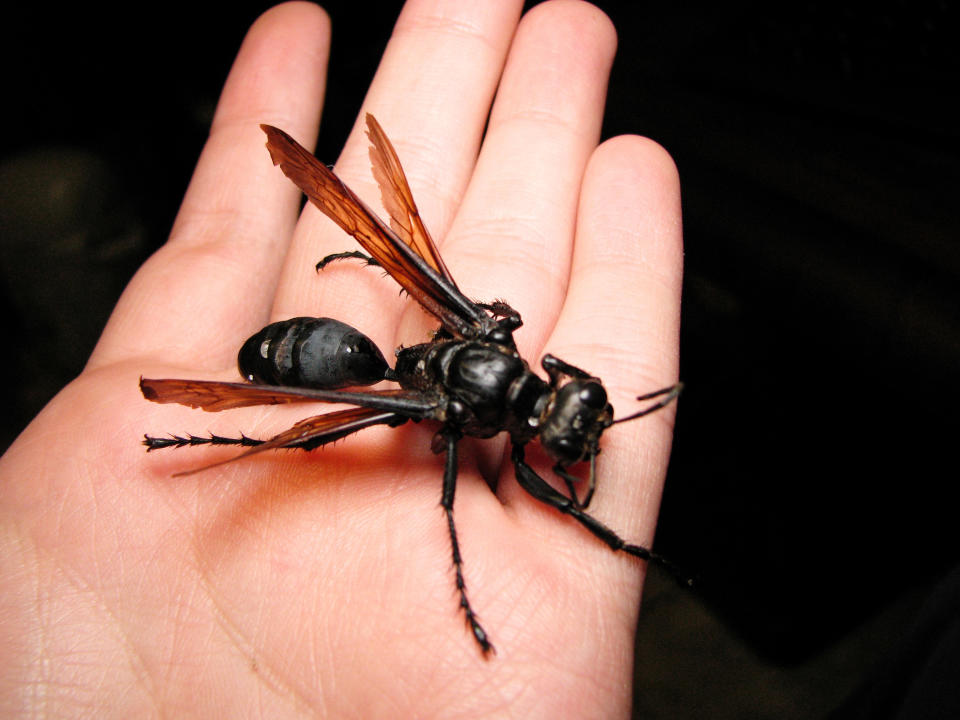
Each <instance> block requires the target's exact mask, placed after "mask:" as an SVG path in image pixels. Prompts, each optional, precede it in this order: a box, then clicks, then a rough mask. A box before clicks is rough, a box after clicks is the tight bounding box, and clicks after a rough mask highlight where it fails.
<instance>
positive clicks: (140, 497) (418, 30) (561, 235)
mask: <svg viewBox="0 0 960 720" xmlns="http://www.w3.org/2000/svg"><path fill="white" fill-rule="evenodd" d="M521 5H522V3H521V2H518V1H516V0H502V1H499V2H489V3H486V2H485V3H463V2H443V1H441V0H410V2H408V3H407V4H406V6H405V8H404V10H403V12H402V14H401V16H400V18H399V21H398V24H397V28H396V30H395V33H394V35H393V37H392V39H391V40H390V43H389V45H388V47H387V49H386V52H385V54H384V57H383V61H382V63H381V66H380V69H379V71H378V73H377V75H376V78H375V79H374V81H373V84H372V86H371V88H370V91H369V93H368V95H367V98H366V101H365V103H364V108H363V110H364V111H369V112H373V113H374V114H375V115H376V116H377V119H378V120H379V121H380V123H381V125H382V126H383V127H384V129H385V130H386V132H387V133H388V135H389V136H390V138H391V139H392V141H393V143H394V145H395V146H396V149H397V153H398V154H399V156H400V159H401V161H402V162H403V165H404V168H405V170H406V173H407V177H408V179H409V180H410V184H411V186H412V188H413V192H414V196H415V197H416V198H417V201H418V203H419V206H420V210H421V213H422V215H423V217H424V218H425V221H426V224H427V226H428V227H429V228H430V229H431V232H432V233H433V236H434V238H435V239H436V240H437V242H438V244H439V246H440V249H441V252H442V253H443V256H444V258H445V261H446V263H447V266H448V267H449V269H450V271H451V273H452V274H453V276H454V278H456V280H457V282H458V284H459V286H460V288H461V289H462V290H463V291H464V292H465V294H466V295H468V296H469V297H473V298H476V299H477V300H482V301H488V300H492V299H494V298H504V299H506V300H507V301H508V302H509V303H510V304H511V305H512V306H513V307H515V308H517V309H518V310H519V311H520V312H521V313H522V315H523V318H524V322H525V325H524V327H523V328H522V329H521V330H519V331H518V332H517V333H516V339H517V342H518V344H519V346H520V350H521V353H522V354H523V355H524V357H526V358H527V359H528V360H529V361H530V362H531V365H532V366H534V367H537V368H538V367H539V358H540V357H541V356H542V355H543V353H544V352H551V353H553V354H554V355H557V356H559V357H561V358H563V359H565V360H567V361H568V362H571V363H573V364H574V365H577V366H580V367H583V368H585V369H588V370H589V371H591V372H592V373H594V374H596V375H597V376H598V377H600V378H602V379H603V381H604V384H605V386H606V388H607V391H608V393H609V395H610V399H611V402H612V403H613V405H614V407H615V408H616V409H617V411H618V413H619V415H621V416H622V415H626V414H628V413H631V412H633V411H635V410H636V409H638V407H637V403H636V402H635V401H634V400H633V398H634V397H635V396H636V395H639V394H641V393H645V392H649V391H651V390H655V389H657V388H660V387H663V386H666V385H669V384H671V383H673V382H674V381H675V380H676V379H677V348H678V320H679V297H680V275H681V227H680V200H679V184H678V180H677V174H676V169H675V167H674V165H673V163H672V161H671V160H670V158H669V156H668V155H667V154H666V153H665V152H664V150H663V149H661V148H660V147H659V146H657V145H656V144H655V143H653V142H651V141H649V140H647V139H644V138H641V137H637V136H624V137H617V138H613V139H611V140H607V141H606V142H604V143H602V144H600V145H598V142H599V131H600V123H601V119H602V113H603V105H604V99H605V89H606V79H607V74H608V72H609V68H610V64H611V62H612V58H613V54H614V50H615V44H616V35H615V32H614V29H613V27H612V25H611V24H610V22H609V20H608V19H607V18H606V17H605V16H604V15H603V14H602V13H600V12H599V11H597V10H596V9H595V8H593V7H591V6H589V5H587V4H584V3H579V2H571V1H568V0H554V1H553V2H549V3H546V4H544V5H541V6H538V7H537V8H536V9H534V10H533V11H532V12H531V13H529V14H528V15H527V16H525V17H524V18H523V19H521V18H520V10H521ZM329 34H330V27H329V21H328V19H327V17H326V15H325V14H324V13H323V11H322V10H320V9H319V8H317V7H314V6H310V5H306V4H288V5H284V6H280V7H278V8H275V9H273V10H271V11H270V12H268V13H266V14H265V15H264V16H263V17H261V18H260V19H259V20H258V21H257V23H256V24H255V25H254V26H253V28H252V29H251V31H250V33H249V34H248V37H247V38H246V40H245V42H244V44H243V46H242V48H241V50H240V52H239V55H238V57H237V59H236V62H235V64H234V66H233V69H232V71H231V74H230V76H229V79H228V80H227V83H226V86H225V88H224V91H223V95H222V97H221V99H220V103H219V106H218V109H217V113H216V117H215V119H214V122H213V127H212V129H211V134H210V138H209V140H208V142H207V145H206V147H205V148H204V151H203V154H202V155H201V157H200V160H199V162H198V165H197V169H196V172H195V174H194V177H193V180H192V181H191V183H190V186H189V189H188V190H187V194H186V196H185V198H184V201H183V206H182V208H181V211H180V213H179V215H178V216H177V219H176V222H175V225H174V227H173V230H172V232H171V236H170V239H169V241H168V243H167V244H166V245H165V246H164V247H163V248H161V249H160V250H159V251H158V252H157V253H156V254H155V255H154V256H153V257H152V258H151V259H150V260H149V261H148V262H147V263H146V264H145V265H144V267H143V268H141V270H140V271H139V273H138V274H137V275H136V277H135V278H134V279H133V281H132V282H131V283H130V286H129V287H128V288H127V290H126V291H125V293H124V294H123V296H122V298H121V299H120V301H119V304H118V305H117V308H116V310H115V311H114V313H113V316H112V317H111V319H110V322H109V323H108V325H107V327H106V329H105V331H104V333H103V336H102V337H101V339H100V342H99V344H98V345H97V347H96V350H95V351H94V353H93V355H92V357H91V358H90V361H89V363H88V365H87V367H86V368H85V369H84V371H83V373H82V374H81V375H80V376H79V377H78V378H77V379H76V380H75V381H74V382H72V383H71V384H70V385H68V386H67V387H66V388H65V389H64V390H63V391H62V392H61V393H60V394H59V395H58V396H57V397H56V398H55V399H54V400H53V401H52V402H51V403H50V404H49V406H48V407H47V408H46V409H45V410H44V411H43V412H42V413H41V414H40V415H39V416H38V417H37V418H36V419H35V420H34V421H33V423H32V424H31V425H30V426H29V427H28V428H27V429H26V430H25V431H24V433H23V434H22V435H21V436H20V438H19V439H18V440H17V442H16V443H15V444H14V445H13V446H12V447H11V448H10V450H9V451H8V452H7V453H6V455H5V456H4V457H3V458H2V460H0V588H3V590H2V593H0V715H2V716H4V717H12V716H25V717H29V716H33V715H46V716H60V717H98V718H104V717H153V716H171V717H231V718H242V717H261V716H262V717H270V718H282V717H306V716H313V717H326V718H333V717H418V718H428V717H451V716H457V715H461V716H469V717H472V718H481V717H518V718H520V717H522V718H535V717H551V718H556V717H577V718H588V717H597V718H614V717H626V716H627V715H628V714H629V710H630V692H631V690H630V679H631V671H632V670H631V664H632V653H633V639H634V628H635V624H636V618H637V612H638V607H639V604H640V603H639V600H640V592H641V588H642V583H643V578H644V574H645V572H646V567H645V565H644V563H643V562H641V561H639V560H637V559H636V558H632V557H629V556H626V555H623V554H618V553H614V552H612V551H611V550H610V549H609V548H608V547H607V546H606V545H604V544H603V543H602V542H600V541H599V540H597V539H596V538H594V537H593V536H592V535H590V534H589V533H588V532H586V531H585V530H584V529H583V528H582V527H581V526H580V525H578V524H577V523H576V522H574V521H573V520H571V519H570V518H567V517H563V516H561V515H559V514H558V513H557V512H556V511H555V510H553V509H550V508H547V507H545V506H543V505H541V504H539V503H538V502H537V501H536V500H534V499H533V498H531V497H530V496H528V495H527V494H526V493H524V492H523V491H522V489H520V488H519V487H518V485H517V483H516V480H515V479H514V477H513V471H512V468H511V467H510V464H509V455H508V452H509V450H508V444H507V443H505V442H504V441H503V440H502V439H500V438H498V439H494V440H489V441H466V442H463V443H461V449H460V475H459V482H458V487H457V496H456V505H455V518H456V522H457V528H458V532H459V537H460V544H461V548H462V550H463V555H464V574H465V578H466V583H467V590H468V593H469V597H470V600H471V602H472V604H473V607H474V609H475V610H476V612H477V613H478V616H479V618H480V621H481V622H482V624H483V626H484V627H485V629H486V630H487V632H488V633H489V635H490V639H491V641H492V642H493V644H494V645H495V647H496V649H497V653H496V655H493V656H491V657H490V658H488V659H485V658H484V657H483V655H482V654H481V653H480V651H479V649H478V647H477V645H476V643H475V642H474V640H473V638H472V637H471V636H470V634H469V631H468V629H467V627H466V624H465V622H464V619H463V616H462V613H460V612H459V611H458V608H457V597H456V593H455V590H454V586H453V576H452V572H451V560H450V549H449V538H448V536H447V530H446V526H445V521H444V517H443V513H442V510H441V508H440V507H439V500H440V487H441V485H440V483H441V475H442V467H443V457H442V456H435V455H433V454H431V452H430V438H431V434H432V432H433V431H434V430H435V428H431V427H427V426H426V425H427V424H426V423H424V424H422V425H419V426H413V425H411V426H405V427H403V428H400V429H396V430H393V429H389V428H374V429H370V430H366V431H364V432H362V433H360V434H358V435H355V436H353V437H350V438H348V439H347V440H345V441H342V442H340V443H337V444H336V445H335V446H333V447H328V448H325V449H322V450H318V451H315V452H312V453H304V452H300V451H280V452H267V453H263V454H261V455H258V456H256V457H253V458H250V459H247V460H243V461H241V462H237V463H233V464H228V465H225V466H221V467H218V468H216V469H214V470H210V471H208V472H203V473H199V474H196V475H191V476H188V477H177V478H172V477H171V475H172V474H173V473H175V472H178V471H182V470H188V469H190V468H192V467H196V466H199V465H202V464H205V463H207V462H210V461H212V460H215V459H221V458H226V457H229V456H230V454H231V453H235V452H236V450H235V449H230V448H196V449H185V450H178V451H171V450H167V451H157V452H154V453H150V454H149V455H148V454H147V453H145V452H144V449H143V447H142V446H141V445H140V444H139V443H140V440H141V439H142V436H143V434H144V433H150V434H153V435H163V434H165V433H168V432H175V433H190V432H192V433H195V434H205V433H208V432H214V433H218V434H222V435H236V434H238V433H239V432H244V433H246V434H248V435H251V436H254V437H269V436H270V435H271V434H273V433H276V432H279V431H280V430H283V429H285V428H286V427H288V426H289V425H290V424H292V423H293V422H294V421H296V420H299V419H301V418H303V417H306V416H308V415H311V414H317V413H319V412H323V411H325V410H326V408H324V407H322V406H316V407H315V406H312V405H308V406H303V405H301V406H297V407H295V408H289V407H287V408H276V407H274V408H248V409H242V410H234V411H230V412H227V413H221V414H208V413H203V412H201V411H198V410H190V409H188V408H184V407H181V406H177V405H162V406H161V405H155V404H152V403H149V402H147V401H146V400H144V399H143V397H142V396H141V395H140V392H139V390H138V388H137V380H138V378H139V377H140V376H147V377H187V378H202V379H225V380H234V379H237V375H236V369H235V359H236V352H237V350H238V348H239V346H240V344H241V343H242V342H243V340H244V339H246V337H247V336H248V335H250V334H252V333H253V332H255V331H256V330H258V329H259V328H260V327H261V326H263V325H264V324H266V323H267V322H269V321H274V320H280V319H285V318H288V317H291V316H296V315H326V316H330V317H335V318H340V319H342V320H345V321H347V322H350V323H351V324H353V325H355V326H357V327H359V328H360V329H361V330H363V331H364V332H365V333H367V334H368V335H369V336H370V337H372V338H373V339H374V340H375V341H376V342H377V344H378V345H380V347H381V348H383V349H384V351H385V353H386V354H387V355H388V356H389V355H391V353H390V350H391V349H392V348H393V347H396V346H397V345H398V344H399V343H401V342H404V343H408V344H409V343H413V342H418V341H423V340H424V339H426V337H428V333H429V331H430V329H432V328H433V327H435V326H436V323H435V321H433V320H432V319H431V318H429V317H428V316H426V315H425V314H424V313H423V312H422V311H421V310H420V309H419V308H417V307H415V306H413V305H412V304H411V303H410V302H409V300H408V299H407V298H405V297H404V298H401V297H398V295H397V287H396V285H395V284H394V283H393V282H392V281H391V280H390V279H389V278H385V277H383V276H382V273H380V272H379V271H378V270H375V269H370V268H365V267H362V266H361V265H360V264H359V263H349V262H347V263H340V264H337V265H334V266H331V267H330V268H328V269H326V270H324V271H323V273H321V274H319V275H318V274H317V273H315V272H314V270H313V266H314V264H315V263H316V262H317V261H318V260H319V259H320V258H321V257H323V256H324V255H326V254H328V253H331V252H338V251H342V250H352V249H356V244H355V242H354V241H353V240H352V239H351V238H349V237H348V236H346V235H345V234H343V232H342V231H341V230H339V228H337V227H336V226H334V225H333V223H331V222H330V221H329V220H327V219H326V218H324V217H323V216H322V215H321V214H320V213H319V212H317V211H316V210H315V209H313V208H307V210H306V211H305V212H304V213H303V215H302V216H299V217H298V214H297V210H298V201H299V192H298V191H297V190H296V188H295V187H294V186H293V185H292V184H291V183H290V182H289V181H288V180H287V179H286V178H284V177H283V176H282V174H281V173H280V171H279V170H278V169H276V168H274V167H273V166H272V165H271V163H270V160H269V156H268V154H267V151H266V150H265V148H264V141H265V137H264V135H263V133H262V132H261V131H260V129H259V127H258V125H259V123H269V124H272V125H276V126H278V127H281V128H283V129H285V130H286V131H287V132H289V133H290V134H291V135H293V136H294V137H295V138H297V139H298V140H300V141H301V142H302V143H304V144H305V145H307V146H308V147H309V146H310V145H311V143H312V141H313V139H314V138H315V137H316V133H317V129H318V123H319V117H320V111H321V106H322V103H323V101H324V93H323V91H324V80H325V72H326V59H327V51H328V47H329V37H330V35H329ZM331 101H335V98H332V99H331ZM488 112H489V113H490V117H489V127H488V128H487V131H486V135H485V136H484V135H483V132H484V126H485V123H486V121H487V116H488ZM361 126H362V125H361V123H358V125H357V126H356V129H355V131H354V132H353V133H352V134H351V136H350V138H349V140H348V142H347V145H346V147H345V148H344V151H343V154H342V155H341V156H340V159H339V161H338V163H337V166H336V172H337V173H338V174H339V175H340V176H341V177H342V178H343V179H344V181H345V182H346V183H347V184H348V185H350V186H351V187H352V188H353V189H354V190H355V191H356V192H357V193H358V194H359V195H360V196H361V197H363V198H365V199H366V200H367V201H368V202H369V203H370V204H371V205H372V206H373V207H375V208H378V207H379V194H378V192H377V189H376V186H375V184H374V181H373V179H372V176H371V174H370V169H369V162H368V159H367V141H366V138H365V137H364V136H363V134H362V132H361V131H360V128H361ZM332 159H333V158H324V160H326V161H330V160H332ZM674 410H675V407H674V406H671V407H669V408H667V409H665V410H663V411H661V412H658V413H656V414H654V415H651V416H649V417H647V418H644V419H642V420H639V421H636V422H631V423H625V424H622V425H618V426H615V427H614V428H611V429H610V430H608V431H607V433H606V434H605V435H604V437H603V439H602V442H601V445H602V448H603V453H602V455H601V456H600V459H599V461H598V473H599V482H598V489H597V492H596V496H595V498H594V500H593V503H592V504H591V506H590V512H591V513H592V514H594V515H595V516H596V517H598V518H600V519H601V520H603V522H605V523H606V524H608V525H609V526H610V527H612V528H615V529H616V530H617V531H618V532H619V533H620V534H621V535H622V536H623V537H624V538H625V539H627V540H629V541H630V542H634V543H638V544H643V545H649V544H650V542H651V541H652V538H653V532H654V527H655V523H656V515H657V508H658V505H659V499H660V493H661V488H662V484H663V479H664V475H665V472H666V467H667V460H668V456H669V450H670V439H671V434H672V422H673V413H674ZM527 456H528V459H529V460H530V461H531V463H532V464H533V465H534V466H535V467H536V468H537V469H538V470H539V471H541V473H542V474H545V476H549V467H550V464H551V463H550V462H549V461H548V460H546V459H545V458H544V457H543V456H542V455H540V454H538V453H536V452H535V451H534V450H533V447H531V449H530V450H529V451H528V455H527ZM488 482H491V483H492V482H495V483H496V488H497V489H496V492H495V493H494V492H491V489H490V487H489V485H488Z"/></svg>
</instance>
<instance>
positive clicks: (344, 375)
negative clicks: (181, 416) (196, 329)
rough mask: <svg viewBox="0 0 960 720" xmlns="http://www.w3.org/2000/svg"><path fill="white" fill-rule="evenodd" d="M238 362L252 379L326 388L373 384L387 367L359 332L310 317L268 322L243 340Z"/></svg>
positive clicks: (330, 320)
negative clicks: (268, 323) (247, 338)
mask: <svg viewBox="0 0 960 720" xmlns="http://www.w3.org/2000/svg"><path fill="white" fill-rule="evenodd" d="M237 365H238V366H239V368H240V374H241V375H243V376H244V377H245V378H246V379H247V380H250V381H251V382H258V383H263V384H266V385H288V386H293V387H307V388H319V389H327V390H335V389H337V388H344V387H350V386H352V385H373V384H374V383H377V382H380V381H381V380H383V379H384V376H385V374H386V372H387V371H388V369H389V366H388V365H387V362H386V360H384V358H383V353H381V352H380V350H379V348H377V346H376V345H374V344H373V341H372V340H371V339H370V338H368V337H367V336H366V335H364V334H363V333H362V332H360V331H359V330H357V329H356V328H353V327H351V326H349V325H347V324H346V323H342V322H340V321H339V320H333V319H331V318H312V317H297V318H291V319H289V320H282V321H281V322H275V323H271V324H270V325H267V326H266V327H265V328H263V330H261V331H260V332H258V333H256V334H254V335H253V336H251V337H250V339H249V340H247V341H246V342H245V343H244V344H243V347H242V348H240V354H239V355H238V356H237Z"/></svg>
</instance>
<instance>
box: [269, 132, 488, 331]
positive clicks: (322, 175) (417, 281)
mask: <svg viewBox="0 0 960 720" xmlns="http://www.w3.org/2000/svg"><path fill="white" fill-rule="evenodd" d="M260 127H261V128H263V131H264V132H265V133H266V134H267V149H268V150H269V151H270V157H271V158H272V159H273V162H274V164H275V165H279V166H280V169H281V170H282V171H283V173H284V174H285V175H286V176H287V177H288V178H290V179H291V180H292V181H293V183H294V184H295V185H296V186H297V187H299V188H300V189H301V190H302V191H303V192H304V193H305V194H306V196H307V197H308V198H310V200H311V202H313V204H314V205H316V206H317V207H318V208H319V209H320V210H321V211H322V212H323V213H324V214H325V215H326V216H327V217H329V218H330V219H331V220H333V221H334V222H335V223H337V225H339V226H340V227H341V228H342V229H343V230H344V231H345V232H347V233H349V234H350V235H352V236H353V237H354V238H356V240H357V242H359V243H360V245H361V247H363V249H364V250H366V251H367V252H368V253H369V254H370V255H371V256H373V258H374V259H376V260H377V262H378V263H380V265H382V266H383V268H384V269H385V270H386V271H387V272H388V273H390V275H391V276H392V277H393V279H394V280H396V281H397V283H398V284H399V285H400V286H401V287H402V288H403V289H404V290H406V291H407V292H408V293H409V294H410V296H411V297H413V298H414V299H415V300H416V301H417V302H419V303H420V305H422V306H423V307H424V309H426V310H427V312H429V313H431V314H433V315H434V316H435V317H436V318H437V319H438V320H440V322H441V323H442V324H443V326H444V328H446V329H447V330H448V331H449V332H450V333H451V334H453V335H454V336H459V337H465V338H475V337H479V336H481V335H483V334H485V333H486V332H488V331H489V330H491V329H492V328H493V327H495V323H494V321H493V320H492V319H491V318H490V316H489V315H488V314H487V313H486V312H485V311H484V310H483V308H481V307H479V306H478V305H476V304H475V303H474V302H473V301H472V300H470V299H469V298H467V297H466V296H464V295H463V294H462V293H461V292H460V291H459V290H458V289H457V288H456V286H455V285H454V284H453V283H452V282H450V281H448V280H447V278H446V277H445V275H444V274H442V271H438V270H437V269H435V268H434V267H433V266H432V265H431V264H430V262H429V261H428V260H427V259H425V258H424V257H423V256H421V255H420V254H419V252H418V249H417V248H415V247H411V246H410V245H407V244H406V243H404V242H403V241H402V240H401V239H400V238H399V237H397V235H396V233H394V232H393V230H391V229H390V228H389V227H388V226H387V225H386V224H385V223H384V222H383V221H382V220H381V219H380V218H379V217H377V216H376V214H375V213H374V212H373V211H372V210H370V209H369V208H368V207H367V206H366V205H365V204H364V203H363V201H362V200H360V198H358V197H357V196H356V195H355V194H354V192H353V191H352V190H350V188H348V187H347V186H346V185H345V184H344V183H343V182H342V181H341V180H340V178H338V177H337V176H336V175H334V174H333V172H332V171H331V170H329V169H328V168H327V167H326V166H325V165H324V164H323V163H321V162H320V161H319V160H317V158H315V157H314V156H313V155H312V154H311V153H310V152H308V151H307V150H306V149H305V148H304V147H303V146H301V145H300V144H299V143H297V141H296V140H294V139H293V138H291V137H290V136H289V135H287V134H286V133H285V132H283V131H282V130H279V129H278V128H275V127H271V126H269V125H261V126H260ZM398 202H399V201H398ZM429 243H430V246H431V247H433V243H432V241H429ZM432 252H434V253H435V252H436V248H433V250H432Z"/></svg>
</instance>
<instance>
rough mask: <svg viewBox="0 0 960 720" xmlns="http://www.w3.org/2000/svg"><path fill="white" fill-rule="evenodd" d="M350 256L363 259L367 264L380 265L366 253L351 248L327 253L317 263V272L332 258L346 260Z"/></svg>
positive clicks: (330, 261)
mask: <svg viewBox="0 0 960 720" xmlns="http://www.w3.org/2000/svg"><path fill="white" fill-rule="evenodd" d="M350 258H355V259H357V260H363V261H364V262H365V263H366V264H367V265H376V266H377V267H379V266H380V263H378V262H377V261H376V260H374V259H373V258H372V257H370V256H369V255H367V254H366V253H363V252H360V251H359V250H351V251H349V252H340V253H333V254H332V255H327V256H326V257H325V258H324V259H323V260H321V261H320V262H318V263H317V266H316V267H317V272H320V271H321V270H323V269H324V268H325V267H326V266H327V265H329V264H330V263H332V262H333V261H334V260H348V259H350Z"/></svg>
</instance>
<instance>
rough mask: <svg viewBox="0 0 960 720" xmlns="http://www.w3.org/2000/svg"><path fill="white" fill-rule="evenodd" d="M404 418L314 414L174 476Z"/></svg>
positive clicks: (363, 411)
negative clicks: (247, 446) (227, 455)
mask: <svg viewBox="0 0 960 720" xmlns="http://www.w3.org/2000/svg"><path fill="white" fill-rule="evenodd" d="M407 419H408V418H406V417H405V416H403V415H397V414H396V413H392V412H383V411H381V410H376V409H373V408H350V409H349V410H338V411H337V412H332V413H327V414H325V415H316V416H314V417H309V418H307V419H306V420H301V421H300V422H298V423H297V424H296V425H294V426H293V427H291V428H289V429H287V430H284V431H283V432H282V433H279V434H278V435H274V436H273V437H272V438H270V439H269V440H264V441H263V442H261V443H259V444H257V445H255V446H254V447H252V448H250V449H249V450H246V451H245V452H242V453H240V454H239V455H235V456H233V457H231V458H227V459H226V460H220V461H219V462H215V463H210V464H209V465H203V466H202V467H198V468H193V469H192V470H187V471H185V472H179V473H176V475H175V477H180V476H183V475H193V474H194V473H198V472H201V471H203V470H209V469H210V468H214V467H218V466H220V465H226V464H227V463H231V462H234V461H236V460H242V459H243V458H246V457H250V456H251V455H255V454H257V453H261V452H263V451H264V450H273V449H275V448H303V449H305V450H313V449H315V448H318V447H320V446H321V445H326V444H328V443H331V442H334V441H336V440H340V439H341V438H344V437H346V436H347V435H352V434H353V433H355V432H359V431H360V430H363V429H364V428H368V427H372V426H373V425H400V424H402V423H404V422H406V421H407Z"/></svg>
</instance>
